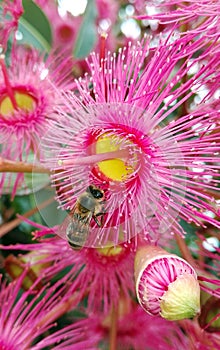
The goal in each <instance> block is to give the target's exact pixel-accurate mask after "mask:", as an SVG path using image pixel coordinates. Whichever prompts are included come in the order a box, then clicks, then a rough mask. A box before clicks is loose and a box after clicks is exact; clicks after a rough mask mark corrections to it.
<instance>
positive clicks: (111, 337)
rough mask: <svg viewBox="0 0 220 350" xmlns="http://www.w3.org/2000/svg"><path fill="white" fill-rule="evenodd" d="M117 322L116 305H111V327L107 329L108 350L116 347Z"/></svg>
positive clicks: (114, 349)
mask: <svg viewBox="0 0 220 350" xmlns="http://www.w3.org/2000/svg"><path fill="white" fill-rule="evenodd" d="M117 324H118V309H117V307H116V306H113V307H112V312H111V328H110V331H109V343H110V345H109V350H116V348H117Z"/></svg>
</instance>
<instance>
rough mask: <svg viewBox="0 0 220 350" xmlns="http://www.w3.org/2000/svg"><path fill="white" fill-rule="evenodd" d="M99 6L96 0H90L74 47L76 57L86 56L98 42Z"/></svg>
mask: <svg viewBox="0 0 220 350" xmlns="http://www.w3.org/2000/svg"><path fill="white" fill-rule="evenodd" d="M96 18H97V8H96V4H95V1H94V0H89V1H88V4H87V7H86V11H85V14H84V18H83V21H82V24H81V27H80V30H79V32H78V36H77V39H76V44H75V47H74V49H73V56H74V57H75V58H84V57H86V56H88V54H89V53H90V52H91V51H92V49H93V48H94V46H95V44H96V42H97V37H98V35H97V28H96Z"/></svg>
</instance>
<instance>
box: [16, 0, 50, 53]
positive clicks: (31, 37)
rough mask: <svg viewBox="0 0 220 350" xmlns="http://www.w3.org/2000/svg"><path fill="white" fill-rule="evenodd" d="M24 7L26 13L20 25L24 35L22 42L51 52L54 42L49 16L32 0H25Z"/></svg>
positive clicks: (19, 27)
mask: <svg viewBox="0 0 220 350" xmlns="http://www.w3.org/2000/svg"><path fill="white" fill-rule="evenodd" d="M23 7H24V13H23V15H22V16H21V18H20V20H19V26H18V31H19V32H21V33H22V35H23V38H22V40H21V41H20V42H21V43H26V44H29V45H31V46H34V47H36V48H37V49H40V50H44V51H46V52H49V51H50V48H51V44H52V32H51V27H50V23H49V21H48V19H47V17H46V16H45V14H44V12H43V11H42V10H41V9H40V8H39V7H38V6H37V5H36V4H35V3H34V2H33V1H31V0H23Z"/></svg>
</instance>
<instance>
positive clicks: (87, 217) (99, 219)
mask: <svg viewBox="0 0 220 350" xmlns="http://www.w3.org/2000/svg"><path fill="white" fill-rule="evenodd" d="M104 201H105V194H104V191H103V190H101V189H100V188H98V187H96V186H95V185H90V186H88V187H87V189H86V191H85V192H83V193H82V194H81V195H80V196H79V198H78V199H77V201H76V204H75V206H74V208H73V210H72V211H71V212H70V217H71V221H70V223H69V225H68V227H67V230H66V237H67V240H68V242H69V244H70V246H71V247H72V248H73V249H77V250H78V249H80V248H82V246H83V245H84V244H85V242H86V240H87V238H88V236H89V228H90V222H91V220H92V219H93V220H94V221H95V223H96V224H97V225H98V226H99V227H101V226H103V217H104Z"/></svg>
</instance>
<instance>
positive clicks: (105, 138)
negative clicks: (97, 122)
mask: <svg viewBox="0 0 220 350" xmlns="http://www.w3.org/2000/svg"><path fill="white" fill-rule="evenodd" d="M122 143H123V139H122V137H120V136H115V135H112V134H108V133H105V134H104V135H101V136H100V137H99V138H98V139H97V142H96V145H95V152H96V154H101V153H106V152H114V151H119V150H121V145H122ZM129 146H130V149H131V150H132V149H133V148H134V146H135V145H134V144H133V143H132V142H131V141H129V140H126V149H128V150H129ZM137 164H138V157H137V155H136V154H135V152H132V151H131V154H130V155H129V151H128V153H127V157H125V158H123V159H120V158H114V159H107V160H103V161H101V162H98V163H97V165H98V169H99V172H101V173H102V174H104V176H105V177H107V178H109V179H110V180H113V181H119V182H123V181H126V180H127V179H128V178H129V177H130V176H131V175H132V174H133V173H134V172H135V170H136V168H137Z"/></svg>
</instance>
